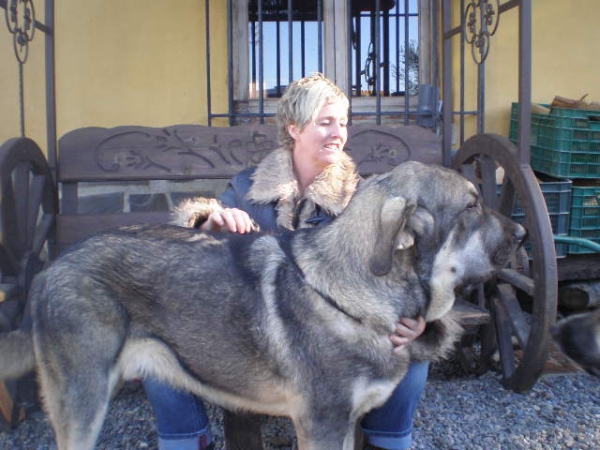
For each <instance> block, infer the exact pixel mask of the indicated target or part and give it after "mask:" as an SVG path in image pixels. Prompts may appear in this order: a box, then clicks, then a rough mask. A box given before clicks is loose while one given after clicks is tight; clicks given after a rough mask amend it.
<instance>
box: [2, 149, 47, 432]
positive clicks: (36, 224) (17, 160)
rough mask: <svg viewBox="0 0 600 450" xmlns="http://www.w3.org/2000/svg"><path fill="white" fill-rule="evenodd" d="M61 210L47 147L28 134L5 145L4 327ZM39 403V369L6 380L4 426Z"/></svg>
mask: <svg viewBox="0 0 600 450" xmlns="http://www.w3.org/2000/svg"><path fill="white" fill-rule="evenodd" d="M56 212H57V195H56V189H55V185H54V181H53V179H52V174H51V172H50V169H49V167H48V164H47V163H46V158H45V157H44V155H43V153H42V151H41V150H40V149H39V147H38V146H37V145H36V143H35V142H34V141H32V140H31V139H28V138H13V139H9V140H8V141H6V142H5V143H4V144H2V146H0V294H1V301H0V328H1V331H10V330H11V329H14V328H16V327H17V326H18V325H19V324H20V322H21V319H22V316H23V311H24V309H25V304H26V302H25V300H26V298H27V292H28V290H29V285H30V283H31V280H32V279H33V277H34V275H35V274H36V273H37V272H39V271H40V270H41V269H42V268H43V266H44V264H45V262H46V261H47V259H48V256H49V255H48V248H47V247H48V246H47V245H46V244H47V242H48V241H49V239H50V238H51V236H52V233H53V229H54V222H55V219H56ZM35 408H37V396H36V387H35V378H34V376H33V374H29V375H26V376H25V377H23V378H21V379H20V380H13V381H11V382H7V383H0V428H5V427H10V426H15V425H16V424H17V423H18V422H20V421H21V420H23V419H24V417H25V414H26V411H27V410H28V409H35Z"/></svg>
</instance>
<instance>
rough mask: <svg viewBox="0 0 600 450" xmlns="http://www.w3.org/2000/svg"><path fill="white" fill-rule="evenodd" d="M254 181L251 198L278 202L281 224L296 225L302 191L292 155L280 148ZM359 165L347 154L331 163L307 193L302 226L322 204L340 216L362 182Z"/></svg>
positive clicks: (266, 161) (327, 209)
mask: <svg viewBox="0 0 600 450" xmlns="http://www.w3.org/2000/svg"><path fill="white" fill-rule="evenodd" d="M252 180H253V184H252V186H251V188H250V190H249V191H248V194H247V198H248V199H249V200H250V201H252V202H254V203H259V204H269V203H273V202H276V203H277V207H276V209H277V223H278V224H279V225H280V226H283V227H285V228H293V227H292V223H293V216H294V210H295V208H296V206H297V205H298V204H299V203H300V200H302V199H301V198H300V190H299V188H298V182H297V181H296V177H295V175H294V170H293V163H292V154H291V153H290V152H289V151H287V150H285V149H283V148H279V149H277V150H275V151H273V152H272V153H270V154H269V155H267V156H266V157H265V158H264V159H263V160H262V161H261V163H260V164H259V165H258V166H257V168H256V171H255V172H254V174H253V175H252ZM358 180H359V177H358V174H357V173H356V166H355V164H354V162H353V161H352V158H350V157H349V156H348V155H347V154H346V153H344V154H343V156H342V157H341V158H340V160H339V161H338V162H336V163H333V164H331V165H329V166H328V167H327V168H326V169H325V170H324V171H323V172H322V173H321V174H320V175H318V176H317V178H315V180H314V181H313V182H312V183H311V184H310V185H309V186H308V187H307V189H306V191H305V192H304V197H303V199H305V200H306V202H303V207H302V211H300V214H299V223H300V225H299V227H301V226H303V225H304V220H305V219H307V218H309V217H311V216H312V214H313V213H314V210H315V208H316V207H317V206H318V207H320V208H321V209H323V210H324V211H325V212H326V213H327V214H329V215H331V216H338V215H339V214H340V213H341V212H342V211H343V210H344V208H345V207H346V205H348V202H349V201H350V198H351V197H352V195H353V194H354V192H355V191H356V186H357V184H358Z"/></svg>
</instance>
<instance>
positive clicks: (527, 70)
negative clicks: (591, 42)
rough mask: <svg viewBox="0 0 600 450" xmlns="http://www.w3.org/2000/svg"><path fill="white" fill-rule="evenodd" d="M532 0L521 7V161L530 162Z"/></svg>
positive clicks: (522, 2) (526, 1)
mask: <svg viewBox="0 0 600 450" xmlns="http://www.w3.org/2000/svg"><path fill="white" fill-rule="evenodd" d="M531 46H532V44H531V0H521V2H520V8H519V134H518V142H519V162H520V163H521V164H529V156H530V145H531V55H532V53H531Z"/></svg>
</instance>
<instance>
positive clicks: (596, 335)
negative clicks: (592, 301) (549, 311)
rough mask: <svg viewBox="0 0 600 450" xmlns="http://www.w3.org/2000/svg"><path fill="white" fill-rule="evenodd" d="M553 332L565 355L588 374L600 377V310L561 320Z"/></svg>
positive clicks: (553, 328)
mask: <svg viewBox="0 0 600 450" xmlns="http://www.w3.org/2000/svg"><path fill="white" fill-rule="evenodd" d="M551 332H552V337H553V338H554V341H555V342H556V343H557V344H558V347H559V348H560V349H561V350H562V351H563V353H565V355H567V356H568V357H569V358H571V359H572V360H573V361H575V362H576V363H577V364H579V365H580V366H581V368H582V369H584V370H585V371H586V372H587V373H589V374H591V375H594V376H597V377H600V309H595V310H593V311H588V312H583V313H579V314H573V315H572V316H569V317H566V318H564V319H562V320H559V321H558V322H557V323H556V325H554V327H552V330H551Z"/></svg>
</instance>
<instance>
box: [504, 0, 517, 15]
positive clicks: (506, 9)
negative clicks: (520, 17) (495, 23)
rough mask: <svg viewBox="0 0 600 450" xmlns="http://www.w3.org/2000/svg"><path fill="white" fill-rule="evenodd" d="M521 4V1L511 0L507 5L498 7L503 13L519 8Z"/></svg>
mask: <svg viewBox="0 0 600 450" xmlns="http://www.w3.org/2000/svg"><path fill="white" fill-rule="evenodd" d="M520 3H521V0H509V1H507V2H506V3H503V4H501V5H500V6H499V7H498V12H500V13H503V12H505V11H508V10H509V9H512V8H515V7H517V6H519V5H520Z"/></svg>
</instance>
